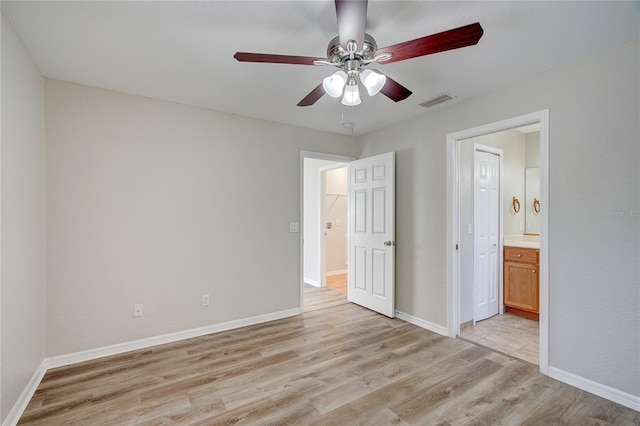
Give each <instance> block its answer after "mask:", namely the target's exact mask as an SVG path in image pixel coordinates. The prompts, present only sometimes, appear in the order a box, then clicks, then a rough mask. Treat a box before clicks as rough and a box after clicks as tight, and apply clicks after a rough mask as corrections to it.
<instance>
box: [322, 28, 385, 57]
mask: <svg viewBox="0 0 640 426" xmlns="http://www.w3.org/2000/svg"><path fill="white" fill-rule="evenodd" d="M377 50H378V45H377V43H376V39H375V38H373V36H371V35H370V34H365V35H364V46H363V48H362V50H361V51H360V52H356V53H355V55H354V56H355V59H358V60H361V59H362V60H371V59H373V58H374V56H375V54H376V51H377ZM327 59H329V61H330V62H332V63H334V64H339V63H341V62H344V61H346V60H348V59H349V52H347V51H346V50H344V48H343V47H342V46H340V37H339V36H336V37H334V38H333V39H332V40H331V41H330V42H329V45H328V47H327Z"/></svg>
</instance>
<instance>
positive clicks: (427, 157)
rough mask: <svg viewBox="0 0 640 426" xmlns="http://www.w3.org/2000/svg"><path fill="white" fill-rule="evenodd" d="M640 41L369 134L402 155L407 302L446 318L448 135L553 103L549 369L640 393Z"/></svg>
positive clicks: (401, 280) (400, 256)
mask: <svg viewBox="0 0 640 426" xmlns="http://www.w3.org/2000/svg"><path fill="white" fill-rule="evenodd" d="M638 53H639V46H638V43H631V44H628V45H626V46H624V47H620V48H618V49H612V50H610V51H607V52H602V53H601V54H599V55H596V56H593V57H590V58H588V59H585V60H584V61H581V62H578V63H574V64H571V65H569V66H566V67H564V68H559V69H555V70H551V71H548V72H545V73H543V74H540V75H538V76H536V77H533V78H530V79H528V80H526V81H524V82H521V83H518V84H515V85H513V86H511V87H506V88H503V89H500V90H497V91H494V92H491V93H489V94H486V95H483V96H478V97H475V98H472V99H469V100H467V101H464V102H459V103H457V104H452V105H450V106H448V107H442V108H439V109H437V110H433V111H432V112H430V113H428V114H425V115H424V116H421V117H419V118H416V119H412V120H408V121H405V122H403V123H400V124H397V125H395V126H390V127H388V128H386V129H383V130H380V131H377V132H374V133H370V134H367V135H364V136H362V137H360V138H359V142H360V146H361V156H369V155H374V154H378V153H382V152H385V151H392V150H393V151H396V152H397V160H396V161H397V188H398V189H397V193H396V194H397V195H396V200H397V210H396V238H397V241H398V245H397V257H396V259H397V260H396V262H397V263H396V301H397V302H396V303H397V309H399V310H401V311H403V312H406V313H408V314H410V315H414V316H416V317H418V318H421V319H424V320H426V321H430V322H432V323H435V324H439V325H442V326H446V323H447V297H446V295H447V294H446V293H447V291H446V290H447V276H446V274H447V271H446V252H445V247H446V238H447V237H446V235H447V234H446V226H445V224H446V223H447V218H446V202H447V201H446V200H447V194H446V185H445V182H446V181H447V174H446V170H447V168H446V136H447V134H449V133H453V132H457V131H461V130H464V129H469V128H472V127H476V126H479V125H483V124H487V123H492V122H496V121H500V120H503V119H506V118H510V117H516V116H519V115H523V114H527V113H530V112H534V111H539V110H543V109H549V110H550V157H549V159H550V164H549V167H550V193H549V222H550V223H549V292H550V296H549V297H550V306H549V308H550V333H549V338H550V340H549V347H550V357H549V365H550V367H555V368H558V369H561V370H564V371H566V372H570V373H573V374H576V375H578V376H581V377H584V378H587V379H590V380H593V381H595V382H597V383H600V384H604V385H608V386H611V387H613V388H615V389H618V390H621V391H623V392H627V393H629V394H631V395H635V396H640V363H638V360H639V359H640V294H639V292H640V286H639V270H640V269H639V267H640V265H639V262H640V253H639V248H640V242H639V235H640V227H639V222H640V220H639V217H638V208H639V195H640V193H639V190H640V188H639V182H640V175H639V172H638V170H639V167H638V164H639V158H640V157H639V155H640V154H639V152H638V145H639V144H638V140H639V129H638V117H639V112H640V110H639V105H638V104H639V99H640V97H639V96H638V95H639V89H640V88H639V82H638V80H639V79H638V75H640V74H639V69H638Z"/></svg>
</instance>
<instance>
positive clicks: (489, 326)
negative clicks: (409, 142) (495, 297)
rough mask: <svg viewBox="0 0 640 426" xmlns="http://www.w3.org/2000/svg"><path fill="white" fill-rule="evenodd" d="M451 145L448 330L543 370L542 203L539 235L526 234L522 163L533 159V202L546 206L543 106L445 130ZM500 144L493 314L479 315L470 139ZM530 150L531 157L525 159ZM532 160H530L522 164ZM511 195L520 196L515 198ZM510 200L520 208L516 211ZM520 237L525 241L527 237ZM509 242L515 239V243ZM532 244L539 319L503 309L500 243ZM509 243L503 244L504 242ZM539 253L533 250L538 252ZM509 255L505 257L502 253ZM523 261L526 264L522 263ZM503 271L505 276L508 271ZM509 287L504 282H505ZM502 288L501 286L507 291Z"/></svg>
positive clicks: (545, 334)
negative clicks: (496, 286) (536, 183)
mask: <svg viewBox="0 0 640 426" xmlns="http://www.w3.org/2000/svg"><path fill="white" fill-rule="evenodd" d="M447 142H448V152H449V159H450V162H449V180H448V183H449V195H450V199H449V215H448V225H449V227H448V228H449V247H448V249H449V250H448V262H449V263H448V265H449V271H450V274H449V279H448V283H449V294H448V296H449V297H448V304H449V308H450V309H449V319H448V330H449V335H450V336H451V337H458V336H459V337H462V338H465V339H468V340H470V341H474V343H477V344H480V345H482V346H486V347H489V348H491V349H493V350H496V351H499V352H503V353H506V354H509V355H511V356H515V357H518V358H520V359H523V360H525V361H528V362H532V363H534V364H538V365H539V366H540V371H541V372H543V373H545V374H547V370H548V310H547V308H548V278H547V277H548V272H547V271H548V266H547V265H548V257H547V250H546V247H547V237H548V236H547V235H546V229H548V228H547V223H548V216H547V212H548V209H546V210H545V209H544V208H542V209H541V208H539V207H538V212H537V213H536V217H535V220H537V221H538V222H539V224H540V225H539V228H538V229H539V232H538V235H536V236H532V235H527V234H530V233H532V232H527V229H528V228H530V229H531V227H533V226H534V225H533V219H534V218H531V220H529V219H527V218H525V212H526V211H527V209H528V207H529V206H528V205H527V204H526V196H525V174H526V173H525V170H526V169H527V168H533V163H534V162H538V164H537V167H538V170H539V171H540V181H539V190H538V191H539V192H538V193H537V195H538V197H536V200H537V202H538V205H539V206H541V207H542V206H543V207H548V155H547V153H548V112H547V111H541V112H538V113H534V114H529V115H526V116H521V117H517V118H514V119H510V120H505V121H503V122H498V123H493V124H490V125H487V126H481V127H478V128H474V129H470V130H467V131H463V132H458V133H455V134H451V135H448V138H447ZM478 144H481V145H483V146H489V147H493V148H494V149H501V150H503V152H504V157H503V162H504V167H502V170H501V175H502V187H501V189H502V194H503V196H502V202H501V203H500V213H501V217H500V229H501V230H502V232H501V236H502V238H499V239H498V242H497V244H496V248H497V251H498V255H499V258H500V263H499V265H500V266H499V271H498V272H499V303H498V305H499V314H498V315H496V316H493V317H490V318H488V319H485V320H484V321H479V319H480V318H481V317H480V316H479V315H478V313H477V310H476V309H475V306H476V304H477V301H476V299H475V298H476V293H477V290H475V289H474V286H475V283H476V281H477V279H476V276H475V275H476V273H477V271H474V234H475V232H476V229H475V227H476V223H475V222H474V211H473V191H472V188H473V184H474V181H475V179H474V174H473V170H474V169H473V161H472V159H473V155H471V154H469V153H473V152H474V149H475V148H474V146H477V145H478ZM527 154H529V157H530V158H529V162H527ZM469 161H471V162H469ZM527 166H532V167H527ZM514 200H518V201H517V202H516V201H514ZM514 206H517V207H519V208H518V209H517V210H518V211H515V210H516V209H514ZM525 240H526V241H525ZM513 241H515V243H514V242H513ZM533 241H535V244H537V245H538V247H539V248H537V249H536V250H537V251H538V252H539V257H536V260H537V262H538V264H537V265H536V266H535V269H534V268H531V270H533V271H534V272H535V273H536V277H538V278H539V279H538V280H537V288H536V290H537V292H536V294H535V296H536V298H537V299H536V300H537V302H538V305H537V307H536V308H537V309H538V311H539V312H538V313H539V318H540V321H532V320H531V319H526V318H522V317H520V316H514V315H512V314H511V313H504V307H505V300H506V299H505V291H504V290H505V276H504V275H503V265H506V264H505V262H504V261H505V259H504V258H503V253H507V252H506V251H505V250H504V244H505V242H506V243H507V245H508V246H509V245H511V244H524V245H527V244H534V243H533ZM508 248H509V247H507V249H508ZM536 256H537V255H536ZM507 260H509V259H507ZM527 266H529V265H527ZM512 276H513V275H512V274H511V272H508V273H507V277H506V279H507V283H509V277H512ZM510 288H512V287H508V289H510ZM508 289H507V293H509V291H508Z"/></svg>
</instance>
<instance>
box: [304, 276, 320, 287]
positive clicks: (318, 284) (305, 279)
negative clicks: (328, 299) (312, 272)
mask: <svg viewBox="0 0 640 426" xmlns="http://www.w3.org/2000/svg"><path fill="white" fill-rule="evenodd" d="M304 282H305V284H309V285H312V286H314V287H320V283H319V282H318V281H316V280H312V279H311V278H307V277H304Z"/></svg>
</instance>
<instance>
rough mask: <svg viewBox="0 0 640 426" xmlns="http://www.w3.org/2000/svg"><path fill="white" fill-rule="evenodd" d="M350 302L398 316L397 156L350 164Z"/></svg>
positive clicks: (371, 158) (385, 156)
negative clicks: (396, 299) (396, 270)
mask: <svg viewBox="0 0 640 426" xmlns="http://www.w3.org/2000/svg"><path fill="white" fill-rule="evenodd" d="M349 180H350V185H349V196H350V203H351V211H350V216H351V217H350V221H351V224H350V232H349V233H350V238H349V261H348V263H349V267H348V271H349V272H348V275H349V276H348V281H349V291H348V298H349V301H350V302H353V303H356V304H358V305H361V306H364V307H365V308H369V309H371V310H374V311H376V312H379V313H381V314H384V315H386V316H388V317H391V318H393V317H394V316H395V281H394V279H395V245H396V242H395V152H388V153H386V154H380V155H376V156H374V157H369V158H363V159H361V160H355V161H352V162H351V163H350V165H349Z"/></svg>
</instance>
